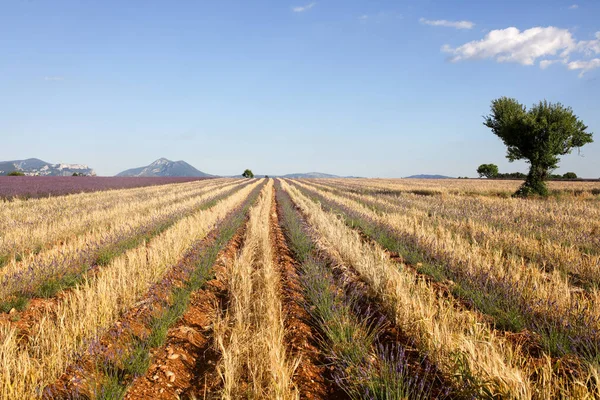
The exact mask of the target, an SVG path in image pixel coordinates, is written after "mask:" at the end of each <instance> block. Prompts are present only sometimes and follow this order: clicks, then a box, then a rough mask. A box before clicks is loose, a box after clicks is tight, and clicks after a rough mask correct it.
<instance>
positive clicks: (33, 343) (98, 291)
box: [0, 182, 258, 398]
mask: <svg viewBox="0 0 600 400" xmlns="http://www.w3.org/2000/svg"><path fill="white" fill-rule="evenodd" d="M257 185H258V182H254V183H251V184H250V185H246V186H244V187H243V188H242V189H241V190H239V191H236V192H235V193H233V194H231V195H230V196H229V197H227V198H224V199H222V200H220V201H218V202H217V203H216V204H214V205H213V206H212V207H210V208H208V209H206V210H199V211H196V212H195V213H193V214H191V215H188V216H186V217H184V218H183V219H181V220H179V221H178V222H177V223H175V224H174V225H173V226H171V227H170V228H168V229H167V230H165V231H164V232H162V233H160V234H159V235H158V236H156V237H155V238H153V239H152V240H151V241H149V242H148V243H146V244H143V245H141V246H138V247H136V248H133V249H130V250H127V251H126V252H125V253H124V254H122V255H120V256H118V257H116V258H114V259H112V260H111V261H110V262H109V263H108V264H107V265H105V266H104V267H103V268H101V269H99V271H98V273H97V274H96V276H95V277H94V279H91V280H87V281H84V282H83V283H82V284H81V285H79V286H77V287H76V288H74V289H72V290H70V291H68V292H66V293H65V295H64V296H63V297H61V299H60V301H58V302H57V303H56V304H55V306H54V307H53V308H52V309H50V310H44V311H42V317H41V318H40V319H39V320H38V321H36V322H35V323H34V324H33V325H32V326H30V327H29V329H28V336H27V338H26V339H25V340H24V338H22V337H20V335H19V332H18V331H17V330H16V329H15V328H14V327H13V326H11V325H6V324H3V325H2V326H0V340H1V342H0V363H1V364H2V365H1V368H0V369H1V370H2V375H1V376H0V397H2V398H33V397H36V396H40V395H41V391H42V389H43V388H44V387H45V386H46V385H48V384H50V383H52V382H53V381H54V380H56V379H57V377H58V376H59V375H60V374H61V373H62V371H64V370H65V368H66V367H67V366H68V365H69V364H70V363H71V362H72V361H73V359H74V357H75V355H76V354H77V353H79V352H81V351H82V350H83V348H84V347H85V345H86V343H90V342H91V341H94V340H97V339H98V338H99V337H100V336H101V335H102V332H103V331H104V330H106V329H107V328H108V327H109V326H111V325H112V324H113V323H114V322H115V321H116V320H117V318H118V317H119V316H120V315H121V314H122V313H123V312H125V311H126V310H127V309H129V308H131V307H132V306H133V305H134V304H135V303H136V302H137V301H139V300H140V298H141V297H142V296H143V295H144V294H145V293H147V292H148V290H149V288H150V287H151V286H152V285H153V284H154V283H156V282H158V281H160V280H161V279H162V277H163V276H164V275H165V273H166V272H167V271H168V270H169V268H170V266H172V265H173V264H174V263H176V262H177V260H178V259H180V258H181V256H182V254H184V252H185V250H186V249H187V248H189V247H190V245H191V244H192V243H194V242H195V241H197V240H200V239H202V238H203V237H205V236H206V235H207V233H208V232H209V231H210V230H211V229H213V227H214V226H215V224H216V223H217V222H218V221H220V220H222V219H223V218H224V217H225V216H226V215H227V214H228V213H229V212H230V211H231V210H232V209H235V208H236V207H238V206H239V205H240V204H241V203H242V202H243V201H244V200H245V199H246V198H247V197H248V195H249V193H250V192H251V191H252V190H253V188H254V187H256V186H257Z"/></svg>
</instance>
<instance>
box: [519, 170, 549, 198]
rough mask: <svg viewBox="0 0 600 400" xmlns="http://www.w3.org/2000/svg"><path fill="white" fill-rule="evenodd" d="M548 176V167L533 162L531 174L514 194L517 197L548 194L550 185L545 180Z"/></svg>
mask: <svg viewBox="0 0 600 400" xmlns="http://www.w3.org/2000/svg"><path fill="white" fill-rule="evenodd" d="M547 177H548V168H545V167H544V166H542V165H539V164H533V163H532V164H531V168H530V169H529V174H527V178H526V179H525V182H524V183H523V185H522V186H521V187H520V188H519V190H517V192H516V193H515V194H514V196H516V197H528V196H530V195H538V196H544V197H546V196H548V187H547V186H546V183H545V180H546V178H547Z"/></svg>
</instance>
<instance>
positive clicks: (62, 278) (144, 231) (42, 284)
mask: <svg viewBox="0 0 600 400" xmlns="http://www.w3.org/2000/svg"><path fill="white" fill-rule="evenodd" d="M245 185H246V184H242V185H237V186H235V187H233V188H230V189H226V190H225V191H222V192H219V191H216V193H215V195H212V194H210V193H209V194H207V195H206V196H207V197H206V199H205V200H204V201H203V202H202V203H201V204H199V205H198V206H196V207H193V208H190V209H185V210H177V211H174V212H173V213H170V214H167V215H165V216H160V217H157V218H151V219H149V220H148V221H147V222H146V223H144V224H143V225H141V226H138V227H137V228H136V229H135V231H134V232H133V233H132V232H131V231H129V230H127V231H122V232H111V233H110V234H108V235H106V236H104V237H101V238H100V239H99V240H98V241H97V242H91V243H87V244H86V247H85V248H84V249H81V250H80V251H77V252H75V253H73V254H64V255H63V254H59V255H58V257H56V258H54V259H52V260H49V262H44V263H43V264H40V265H38V264H35V263H32V264H30V265H29V266H28V268H27V269H25V270H22V271H19V272H16V273H13V274H7V275H4V276H3V277H2V278H1V279H0V294H1V296H0V297H1V298H2V299H3V300H2V302H0V311H2V312H8V311H10V310H11V309H12V308H16V309H17V310H22V309H24V308H25V307H26V306H27V299H28V298H31V297H52V296H54V295H55V294H56V293H58V292H59V291H61V290H63V289H65V288H68V287H72V286H74V285H76V284H77V283H79V282H81V280H82V279H84V278H85V276H86V274H87V273H88V271H90V270H93V269H94V268H96V267H101V266H103V265H106V264H108V263H109V262H110V261H111V260H112V259H113V258H115V257H117V256H119V255H120V254H123V253H124V252H125V251H127V250H128V249H131V248H134V247H137V246H139V245H140V244H141V243H143V242H144V241H148V240H150V239H152V238H153V237H155V236H156V235H158V234H160V233H161V232H164V231H165V230H166V229H168V228H169V227H171V226H172V225H173V224H175V223H176V222H177V221H179V220H181V219H182V218H185V217H186V216H188V215H192V214H193V213H195V212H197V211H199V210H204V209H208V208H210V207H212V206H213V205H214V204H216V203H217V202H218V201H220V200H221V199H223V198H226V197H229V196H230V195H232V194H233V193H235V192H237V191H239V190H240V189H241V188H243V187H244V186H245Z"/></svg>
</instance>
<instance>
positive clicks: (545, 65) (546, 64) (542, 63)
mask: <svg viewBox="0 0 600 400" xmlns="http://www.w3.org/2000/svg"><path fill="white" fill-rule="evenodd" d="M559 61H560V60H542V61H540V68H541V69H546V68H548V67H549V66H551V65H552V64H555V63H557V62H559Z"/></svg>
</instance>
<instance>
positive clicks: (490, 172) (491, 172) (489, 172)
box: [477, 164, 498, 178]
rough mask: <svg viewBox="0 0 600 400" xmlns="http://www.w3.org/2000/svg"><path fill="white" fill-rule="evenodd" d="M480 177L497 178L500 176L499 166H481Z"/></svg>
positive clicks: (478, 170) (479, 169) (478, 169)
mask: <svg viewBox="0 0 600 400" xmlns="http://www.w3.org/2000/svg"><path fill="white" fill-rule="evenodd" d="M477 173H478V174H479V177H480V178H481V177H486V178H495V177H497V176H498V166H497V165H496V164H481V165H480V166H479V168H477Z"/></svg>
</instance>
